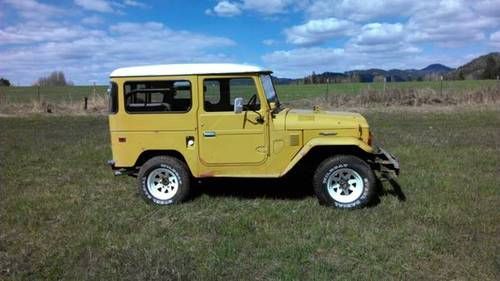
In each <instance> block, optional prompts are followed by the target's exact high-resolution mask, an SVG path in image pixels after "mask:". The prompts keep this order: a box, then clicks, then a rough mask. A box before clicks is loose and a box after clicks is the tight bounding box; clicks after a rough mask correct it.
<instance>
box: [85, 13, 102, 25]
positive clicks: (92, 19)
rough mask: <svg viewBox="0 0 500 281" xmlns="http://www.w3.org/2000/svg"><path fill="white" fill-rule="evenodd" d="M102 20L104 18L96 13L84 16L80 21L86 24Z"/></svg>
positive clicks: (96, 23)
mask: <svg viewBox="0 0 500 281" xmlns="http://www.w3.org/2000/svg"><path fill="white" fill-rule="evenodd" d="M103 22H104V19H103V18H102V17H100V16H97V15H93V16H89V17H85V18H83V19H82V23H83V24H87V25H98V24H101V23H103Z"/></svg>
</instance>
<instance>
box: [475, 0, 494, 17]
mask: <svg viewBox="0 0 500 281" xmlns="http://www.w3.org/2000/svg"><path fill="white" fill-rule="evenodd" d="M471 2H472V7H473V9H474V10H475V11H477V12H478V13H479V14H481V15H484V16H489V17H494V18H500V8H499V7H500V0H476V1H471Z"/></svg>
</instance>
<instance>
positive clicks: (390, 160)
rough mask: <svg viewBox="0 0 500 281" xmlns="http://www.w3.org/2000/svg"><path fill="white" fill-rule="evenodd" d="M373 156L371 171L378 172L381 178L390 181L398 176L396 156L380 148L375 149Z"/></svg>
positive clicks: (398, 169) (398, 168) (398, 167)
mask: <svg viewBox="0 0 500 281" xmlns="http://www.w3.org/2000/svg"><path fill="white" fill-rule="evenodd" d="M374 155H375V159H374V162H373V169H374V170H376V171H379V172H380V174H381V176H382V177H384V178H387V179H391V178H394V177H397V176H399V172H400V166H399V160H398V159H397V158H396V156H394V155H392V154H391V153H389V152H387V151H386V150H385V149H383V148H380V147H377V149H376V152H375V153H374Z"/></svg>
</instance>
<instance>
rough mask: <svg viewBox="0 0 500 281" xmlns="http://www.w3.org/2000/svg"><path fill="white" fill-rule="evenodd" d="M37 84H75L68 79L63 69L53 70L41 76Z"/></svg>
mask: <svg viewBox="0 0 500 281" xmlns="http://www.w3.org/2000/svg"><path fill="white" fill-rule="evenodd" d="M35 85H36V86H68V85H73V83H72V82H71V81H67V80H66V77H65V76H64V73H63V72H62V71H53V72H52V73H51V74H50V75H49V76H47V77H40V78H38V80H37V81H36V83H35Z"/></svg>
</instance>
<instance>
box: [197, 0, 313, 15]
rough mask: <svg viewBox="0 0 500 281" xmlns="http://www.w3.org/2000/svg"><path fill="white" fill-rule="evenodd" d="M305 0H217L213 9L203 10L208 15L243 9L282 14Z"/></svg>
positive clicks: (234, 12)
mask: <svg viewBox="0 0 500 281" xmlns="http://www.w3.org/2000/svg"><path fill="white" fill-rule="evenodd" d="M300 2H307V1H298V0H240V1H236V0H235V1H227V0H223V1H219V2H218V3H217V5H215V7H214V8H213V9H207V10H205V13H206V14H208V15H217V16H222V17H232V16H237V15H240V14H242V13H243V11H254V12H257V13H259V14H263V15H274V14H283V13H286V12H287V11H288V9H289V8H290V7H293V6H302V5H303V4H305V3H303V4H302V5H300V4H298V3H300Z"/></svg>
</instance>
